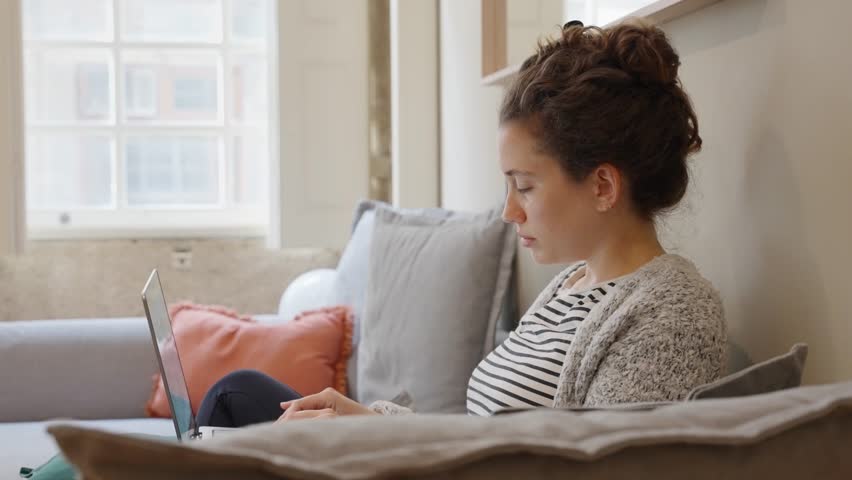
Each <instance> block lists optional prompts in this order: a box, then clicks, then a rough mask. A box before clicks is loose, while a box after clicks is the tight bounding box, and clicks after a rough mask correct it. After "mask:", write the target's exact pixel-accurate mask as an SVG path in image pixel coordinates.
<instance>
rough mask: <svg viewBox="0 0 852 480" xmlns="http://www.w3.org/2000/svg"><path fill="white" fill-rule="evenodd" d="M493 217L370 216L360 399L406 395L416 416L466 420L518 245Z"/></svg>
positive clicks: (383, 211) (383, 212) (385, 212)
mask: <svg viewBox="0 0 852 480" xmlns="http://www.w3.org/2000/svg"><path fill="white" fill-rule="evenodd" d="M500 214H501V209H500V208H494V209H492V210H490V211H488V212H485V213H481V214H471V213H460V212H450V213H449V215H448V216H446V217H445V218H436V217H435V216H434V215H424V214H422V213H416V212H414V213H412V212H407V213H406V212H400V211H394V210H391V209H387V208H378V209H377V210H376V213H375V220H374V222H375V224H374V227H373V238H372V245H371V251H370V273H369V280H368V285H369V286H368V290H367V304H366V309H365V315H364V318H363V319H362V324H361V329H362V332H361V333H362V335H361V342H360V345H359V348H358V383H359V395H358V397H359V400H360V401H361V402H362V403H371V402H373V401H375V400H387V399H391V398H393V397H394V396H396V395H398V394H399V393H400V392H401V391H405V392H408V394H409V395H410V397H411V399H412V400H413V405H412V406H413V407H414V409H416V410H417V411H419V412H447V413H450V412H455V413H462V412H465V411H466V393H467V383H468V380H469V378H470V375H471V372H472V371H473V369H474V368H475V367H476V365H477V364H478V363H479V361H480V360H482V358H483V357H484V355H485V354H487V353H488V352H490V351H491V350H492V349H493V348H494V330H495V327H496V324H497V319H498V317H499V315H500V310H501V306H502V305H503V299H504V296H505V295H506V293H507V292H508V291H509V283H510V277H511V273H512V264H513V260H514V255H515V249H516V242H515V235H514V232H513V230H512V229H511V226H510V225H509V224H506V223H504V222H503V221H502V219H501V216H500Z"/></svg>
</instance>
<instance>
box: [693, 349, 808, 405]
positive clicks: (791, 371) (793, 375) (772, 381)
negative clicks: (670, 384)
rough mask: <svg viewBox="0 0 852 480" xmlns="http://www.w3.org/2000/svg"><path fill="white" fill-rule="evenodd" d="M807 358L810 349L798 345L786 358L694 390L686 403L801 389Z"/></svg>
mask: <svg viewBox="0 0 852 480" xmlns="http://www.w3.org/2000/svg"><path fill="white" fill-rule="evenodd" d="M807 358H808V346H807V345H806V344H804V343H797V344H795V345H793V347H792V348H791V349H790V351H789V352H787V353H785V354H784V355H779V356H777V357H774V358H770V359H769V360H766V361H764V362H760V363H757V364H755V365H752V366H750V367H748V368H746V369H744V370H740V371H739V372H736V373H732V374H731V375H728V376H726V377H723V378H720V379H719V380H716V381H715V382H711V383H707V384H705V385H701V386H699V387H696V388H694V389H693V390H692V391H691V392H689V395H687V397H686V399H687V400H701V399H705V398H727V397H742V396H746V395H757V394H761V393H770V392H774V391H777V390H783V389H785V388H794V387H798V386H799V385H800V384H801V383H802V371H803V370H804V369H805V360H807Z"/></svg>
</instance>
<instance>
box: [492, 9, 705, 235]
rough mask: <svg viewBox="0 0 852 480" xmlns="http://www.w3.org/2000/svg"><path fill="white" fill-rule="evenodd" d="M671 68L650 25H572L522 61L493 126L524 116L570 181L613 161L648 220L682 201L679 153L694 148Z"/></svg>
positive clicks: (667, 47)
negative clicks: (601, 26) (498, 118)
mask: <svg viewBox="0 0 852 480" xmlns="http://www.w3.org/2000/svg"><path fill="white" fill-rule="evenodd" d="M679 66H680V58H679V57H678V54H677V53H676V52H675V50H674V48H672V46H671V44H670V43H669V40H668V38H667V37H666V34H665V33H664V32H663V31H662V30H660V29H659V28H657V27H654V26H651V25H648V24H646V23H644V22H641V21H631V22H628V23H622V24H619V25H615V26H613V27H609V28H599V27H593V26H589V27H585V26H583V25H582V24H580V23H579V22H571V23H568V24H566V26H565V27H564V28H563V29H562V32H561V35H560V36H559V37H558V38H556V39H553V40H549V41H547V42H544V43H540V44H539V46H538V49H537V51H536V53H535V54H533V55H532V56H530V57H529V58H528V59H527V60H526V61H525V62H524V63H523V65H522V66H521V68H520V71H519V73H518V76H517V78H516V79H515V80H514V82H513V83H512V84H511V86H510V87H509V88H508V90H507V92H506V95H505V97H504V99H503V105H502V107H501V109H500V123H501V124H505V123H507V122H510V121H518V120H519V121H525V122H526V121H529V123H528V124H529V125H530V126H531V127H532V131H533V132H534V134H535V136H536V137H537V138H538V140H539V142H540V146H541V148H542V149H543V150H544V151H545V152H547V153H549V154H551V155H553V156H554V157H556V158H557V159H558V161H559V163H560V164H561V166H562V168H563V169H564V170H565V171H566V172H567V173H568V174H569V175H570V176H571V177H572V178H574V179H575V180H577V181H580V180H583V179H584V178H586V177H587V176H588V175H589V174H590V173H591V172H592V171H593V170H594V169H595V168H596V167H597V166H598V165H601V164H602V163H610V164H612V165H614V166H615V167H616V168H618V169H619V171H621V173H622V174H623V175H624V176H625V178H626V182H627V184H628V186H629V192H630V197H631V200H632V202H633V206H634V208H635V209H636V211H637V213H638V214H639V215H641V216H642V217H643V218H646V219H648V220H651V219H653V218H654V217H655V216H656V215H657V214H659V213H661V212H662V211H666V210H668V209H670V208H672V207H674V206H676V205H677V204H678V203H679V202H680V200H681V199H682V198H683V196H684V194H685V193H686V188H687V185H688V183H689V171H688V168H687V164H686V161H687V157H688V156H689V155H690V154H692V153H695V152H697V151H698V150H700V149H701V137H700V136H699V135H698V119H697V118H696V116H695V111H694V110H693V108H692V103H691V102H690V100H689V96H687V94H686V92H685V91H684V89H683V87H682V86H681V83H680V80H679V79H678V67H679Z"/></svg>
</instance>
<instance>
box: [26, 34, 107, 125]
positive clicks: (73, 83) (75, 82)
mask: <svg viewBox="0 0 852 480" xmlns="http://www.w3.org/2000/svg"><path fill="white" fill-rule="evenodd" d="M24 62H25V66H24V71H25V75H26V79H25V82H24V88H25V92H26V93H25V95H26V97H25V98H26V104H27V105H26V110H27V120H28V121H29V122H31V123H72V124H80V123H82V124H91V123H97V124H104V123H110V122H112V119H113V104H112V98H113V96H112V85H113V79H112V70H113V68H112V59H111V57H110V53H109V51H108V50H100V49H92V50H66V49H51V50H41V51H39V52H38V53H32V52H29V53H27V54H26V56H25V59H24Z"/></svg>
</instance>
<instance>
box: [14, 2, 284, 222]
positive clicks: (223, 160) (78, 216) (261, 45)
mask: <svg viewBox="0 0 852 480" xmlns="http://www.w3.org/2000/svg"><path fill="white" fill-rule="evenodd" d="M21 1H25V0H21ZM220 1H221V5H222V8H221V14H222V19H221V21H222V23H221V25H222V38H221V40H220V41H218V42H210V43H199V42H192V43H189V42H145V41H125V40H124V39H122V37H121V32H122V28H123V27H124V25H123V19H122V18H121V12H122V10H121V9H122V6H123V5H122V4H123V3H124V2H123V0H112V2H111V3H112V25H111V27H112V41H97V40H93V41H78V40H74V41H56V40H25V39H23V36H24V35H23V32H22V43H21V45H20V52H21V55H27V54H28V53H31V52H38V51H56V50H57V49H69V50H73V49H92V48H97V49H103V50H109V51H110V63H109V68H111V71H112V79H111V82H110V95H111V97H112V99H113V103H114V105H113V106H112V110H111V116H108V119H107V120H106V122H108V123H104V124H85V122H81V121H80V120H77V121H76V122H73V121H72V122H38V121H31V120H29V119H24V121H23V122H22V124H23V129H24V132H23V133H24V137H25V138H29V137H30V135H34V134H35V135H37V134H39V133H51V132H53V133H59V132H61V133H69V134H74V133H77V134H79V133H83V132H85V133H90V134H95V135H99V134H102V135H107V136H109V137H110V138H111V139H112V142H111V144H112V147H111V148H112V152H111V153H112V158H111V166H112V182H111V183H112V184H111V185H110V188H111V193H112V197H111V198H112V202H111V204H110V205H108V206H101V207H73V208H67V209H66V208H30V207H29V205H25V215H26V219H27V236H28V238H30V239H72V238H175V237H178V238H180V237H233V236H239V237H263V236H264V235H267V234H268V232H269V231H270V217H271V213H272V211H273V210H274V208H273V205H271V199H272V198H274V195H273V193H274V192H273V188H274V185H272V182H269V183H270V184H269V185H258V187H260V188H264V189H265V190H266V195H265V197H264V198H262V199H261V202H260V203H259V204H257V205H241V204H237V203H235V202H234V201H233V192H234V182H235V180H236V177H235V175H234V174H233V165H234V164H233V159H234V156H233V152H234V150H233V146H234V143H235V142H234V138H235V137H236V136H238V135H240V134H249V135H253V134H257V135H261V136H262V138H264V139H265V140H266V152H267V160H268V164H267V165H265V166H264V168H263V170H262V171H261V173H262V174H261V176H260V181H261V182H262V181H263V179H264V178H267V179H272V178H275V176H274V172H275V171H276V169H274V165H273V163H275V161H277V155H275V152H277V148H275V143H274V141H273V138H272V136H273V134H274V132H276V131H277V128H278V125H277V115H276V108H275V106H277V98H278V95H277V86H278V80H277V72H278V58H277V48H276V47H275V44H276V39H277V22H276V19H277V7H278V5H277V3H278V2H276V1H267V3H266V6H267V9H268V10H267V13H268V15H267V20H266V22H267V24H266V29H267V35H266V38H265V39H264V41H261V42H239V41H237V42H233V41H232V38H231V37H232V36H231V31H232V25H231V23H232V22H231V18H232V16H231V9H232V4H233V2H235V1H239V0H220ZM23 15H24V13H23V7H21V9H20V16H19V18H20V19H21V20H20V22H21V23H20V25H21V26H22V27H23ZM126 51H132V52H164V53H178V54H179V53H182V52H199V51H203V52H209V53H210V54H212V55H215V56H216V58H217V59H218V62H217V75H218V78H217V80H218V82H217V83H218V89H217V90H218V91H217V102H218V103H219V108H218V110H219V115H218V117H219V118H217V119H216V120H215V121H212V122H210V123H209V124H205V123H198V122H195V123H192V124H186V123H165V122H158V123H152V124H146V123H143V124H137V125H133V124H132V121H131V123H129V122H128V119H127V118H125V113H126V112H125V105H124V103H125V102H124V98H123V95H124V94H125V90H124V89H125V87H126V83H125V82H126V80H125V78H124V71H123V64H122V63H120V59H121V55H122V52H126ZM253 56H260V57H262V58H264V59H265V67H266V72H265V73H266V75H265V77H266V78H265V80H266V88H267V99H268V104H269V108H268V109H267V112H266V119H265V125H263V124H252V123H250V122H245V121H239V122H236V121H234V118H233V117H232V110H234V109H233V107H234V100H235V99H234V97H233V94H232V91H231V90H232V88H231V83H230V82H231V81H232V80H233V78H232V76H231V74H232V68H233V67H234V66H236V65H239V64H240V58H247V57H253ZM22 69H23V64H22ZM22 73H23V72H22ZM155 87H156V83H155ZM21 96H22V97H23V96H24V92H23V91H22V92H21ZM155 107H156V105H155ZM155 110H156V108H155ZM24 111H25V109H24ZM164 132H165V133H169V134H175V135H188V136H195V135H212V136H216V137H217V138H219V139H220V141H219V142H218V143H219V145H218V149H219V162H218V182H219V185H218V191H219V199H218V201H217V203H216V204H215V205H214V204H210V205H203V206H193V205H177V204H176V205H163V206H144V207H134V206H131V205H129V204H128V201H127V200H128V199H127V194H128V189H127V182H126V179H125V178H124V177H125V173H126V172H125V170H126V168H127V159H126V158H125V155H126V151H125V145H126V139H127V137H128V136H131V135H146V134H152V133H154V134H156V133H164ZM243 138H251V136H248V137H243ZM24 165H26V159H25V160H24ZM69 220H70V221H71V224H69V222H68V221H69Z"/></svg>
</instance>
